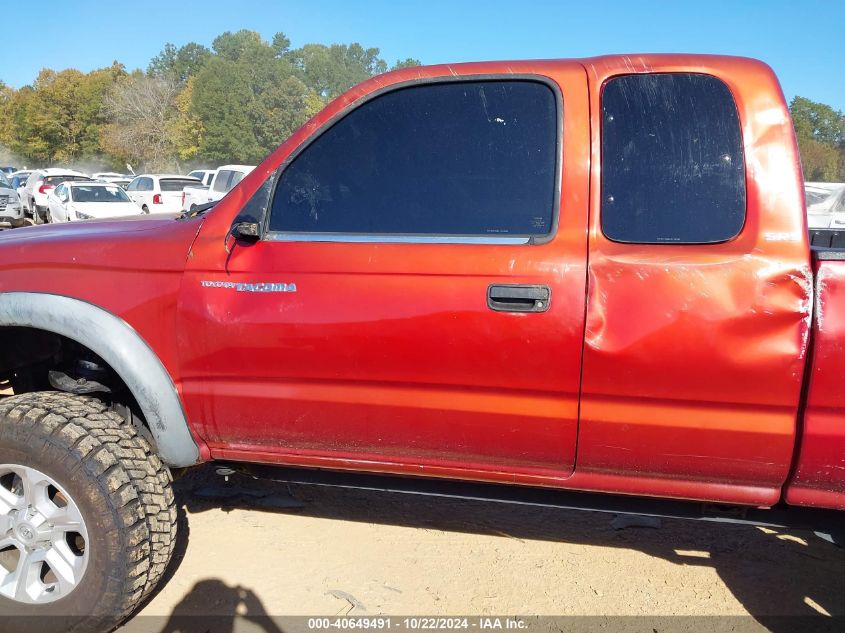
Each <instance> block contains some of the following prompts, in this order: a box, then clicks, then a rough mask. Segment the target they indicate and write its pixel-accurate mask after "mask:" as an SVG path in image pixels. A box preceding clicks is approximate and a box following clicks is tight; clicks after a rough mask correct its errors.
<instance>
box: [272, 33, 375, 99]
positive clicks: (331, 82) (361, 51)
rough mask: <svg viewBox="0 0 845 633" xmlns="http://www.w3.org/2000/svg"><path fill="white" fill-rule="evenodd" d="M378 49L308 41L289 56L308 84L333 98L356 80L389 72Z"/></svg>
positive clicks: (323, 95)
mask: <svg viewBox="0 0 845 633" xmlns="http://www.w3.org/2000/svg"><path fill="white" fill-rule="evenodd" d="M378 55H379V49H377V48H364V47H363V46H361V45H360V44H358V43H357V42H355V43H352V44H332V45H331V46H325V45H324V44H306V45H305V46H302V47H301V48H297V49H295V50H292V51H290V52H289V53H288V55H287V57H288V59H289V60H290V61H291V63H292V64H293V66H294V68H295V69H296V71H297V73H298V74H299V76H300V78H301V79H302V81H303V82H304V83H305V85H306V86H308V87H309V88H311V89H312V90H314V91H315V92H316V93H317V94H318V95H320V96H321V97H322V98H323V99H325V100H328V99H333V98H334V97H336V96H338V95H339V94H341V93H342V92H344V91H345V90H348V89H349V88H351V87H352V86H354V85H355V84H357V83H360V82H362V81H364V80H365V79H368V78H370V77H372V76H373V75H377V74H379V73H383V72H386V71H387V62H385V61H384V60H383V59H381V58H380V57H379V56H378Z"/></svg>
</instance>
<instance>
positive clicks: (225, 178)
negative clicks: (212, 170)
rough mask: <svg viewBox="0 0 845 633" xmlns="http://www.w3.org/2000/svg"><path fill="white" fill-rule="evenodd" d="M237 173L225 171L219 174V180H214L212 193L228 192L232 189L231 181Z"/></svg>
mask: <svg viewBox="0 0 845 633" xmlns="http://www.w3.org/2000/svg"><path fill="white" fill-rule="evenodd" d="M234 173H235V172H233V171H231V170H229V169H224V170H222V171H220V172H218V173H217V178H215V179H214V184H213V185H212V186H211V189H212V191H222V192H224V193H225V192H227V191H229V189H231V187H230V186H229V181H230V180H231V179H232V175H233V174H234Z"/></svg>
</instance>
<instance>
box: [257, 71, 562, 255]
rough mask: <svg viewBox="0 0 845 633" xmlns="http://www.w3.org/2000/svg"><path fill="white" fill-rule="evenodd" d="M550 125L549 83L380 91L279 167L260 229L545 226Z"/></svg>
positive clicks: (435, 232) (420, 230) (554, 143)
mask: <svg viewBox="0 0 845 633" xmlns="http://www.w3.org/2000/svg"><path fill="white" fill-rule="evenodd" d="M558 125H559V121H558V102H557V97H556V94H555V92H554V90H552V88H550V87H549V86H548V85H547V84H545V83H543V82H539V81H534V80H521V79H511V80H483V81H474V80H473V81H454V82H445V83H438V84H427V85H417V86H411V87H406V88H399V89H396V90H393V91H391V92H387V93H385V94H382V95H380V96H377V97H374V98H373V99H371V100H370V101H367V102H366V103H364V104H362V105H361V106H359V107H357V108H356V109H354V110H352V111H351V112H350V113H349V114H347V115H346V116H345V117H343V118H342V119H340V120H339V121H338V122H337V123H335V124H334V125H333V126H332V127H331V128H329V129H328V130H326V131H325V132H323V133H322V134H321V135H320V136H318V137H317V138H316V139H315V140H314V141H313V142H312V143H311V144H310V145H308V146H307V147H306V148H305V149H304V150H303V151H302V152H301V153H300V154H299V155H298V156H297V157H296V158H295V159H294V160H293V162H292V163H291V164H290V165H289V166H288V167H287V168H286V169H285V171H284V172H283V173H282V175H281V177H280V180H279V184H278V186H277V188H276V192H275V195H274V197H273V203H272V209H271V216H270V230H271V231H276V232H283V233H318V234H326V233H328V234H339V235H341V236H342V235H345V234H363V235H396V234H399V235H419V236H480V237H488V238H489V237H494V238H502V237H513V236H518V237H522V238H526V240H527V239H528V238H531V237H535V236H546V235H548V234H550V233H551V231H552V227H553V222H554V203H555V197H556V182H557V172H558V166H557V147H558V139H559V128H558ZM340 239H342V237H341V238H340Z"/></svg>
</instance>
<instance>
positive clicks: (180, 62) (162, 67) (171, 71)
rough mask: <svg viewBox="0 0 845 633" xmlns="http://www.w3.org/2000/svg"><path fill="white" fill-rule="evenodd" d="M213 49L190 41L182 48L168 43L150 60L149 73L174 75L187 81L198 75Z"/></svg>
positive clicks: (180, 79) (181, 80) (182, 80)
mask: <svg viewBox="0 0 845 633" xmlns="http://www.w3.org/2000/svg"><path fill="white" fill-rule="evenodd" d="M210 56H211V51H210V50H208V49H207V48H206V47H205V46H203V45H202V44H197V43H196V42H188V43H187V44H185V45H184V46H183V47H181V48H178V49H177V48H176V47H175V46H174V45H173V44H171V43H169V42H168V43H167V44H165V45H164V49H163V50H162V51H161V52H160V53H159V54H158V55H156V56H155V57H153V58H152V60H151V61H150V64H149V66H147V74H149V75H155V76H159V77H163V76H173V77H176V79H177V80H178V81H180V82H183V83H184V82H186V81H188V79H189V78H190V77H193V76H194V75H196V74H197V73H198V72H199V70H200V68H202V65H203V64H204V63H205V61H206V60H207V59H208V58H209V57H210Z"/></svg>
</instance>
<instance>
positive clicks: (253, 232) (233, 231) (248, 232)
mask: <svg viewBox="0 0 845 633" xmlns="http://www.w3.org/2000/svg"><path fill="white" fill-rule="evenodd" d="M230 236H231V237H233V238H235V242H242V243H246V244H255V243H256V242H257V241H258V240H260V239H261V227H260V226H259V224H258V222H236V223H235V224H233V225H232V228H230V229H229V232H228V233H227V234H226V252H227V253H231V252H232V250H231V249H230V248H229V237H230Z"/></svg>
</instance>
